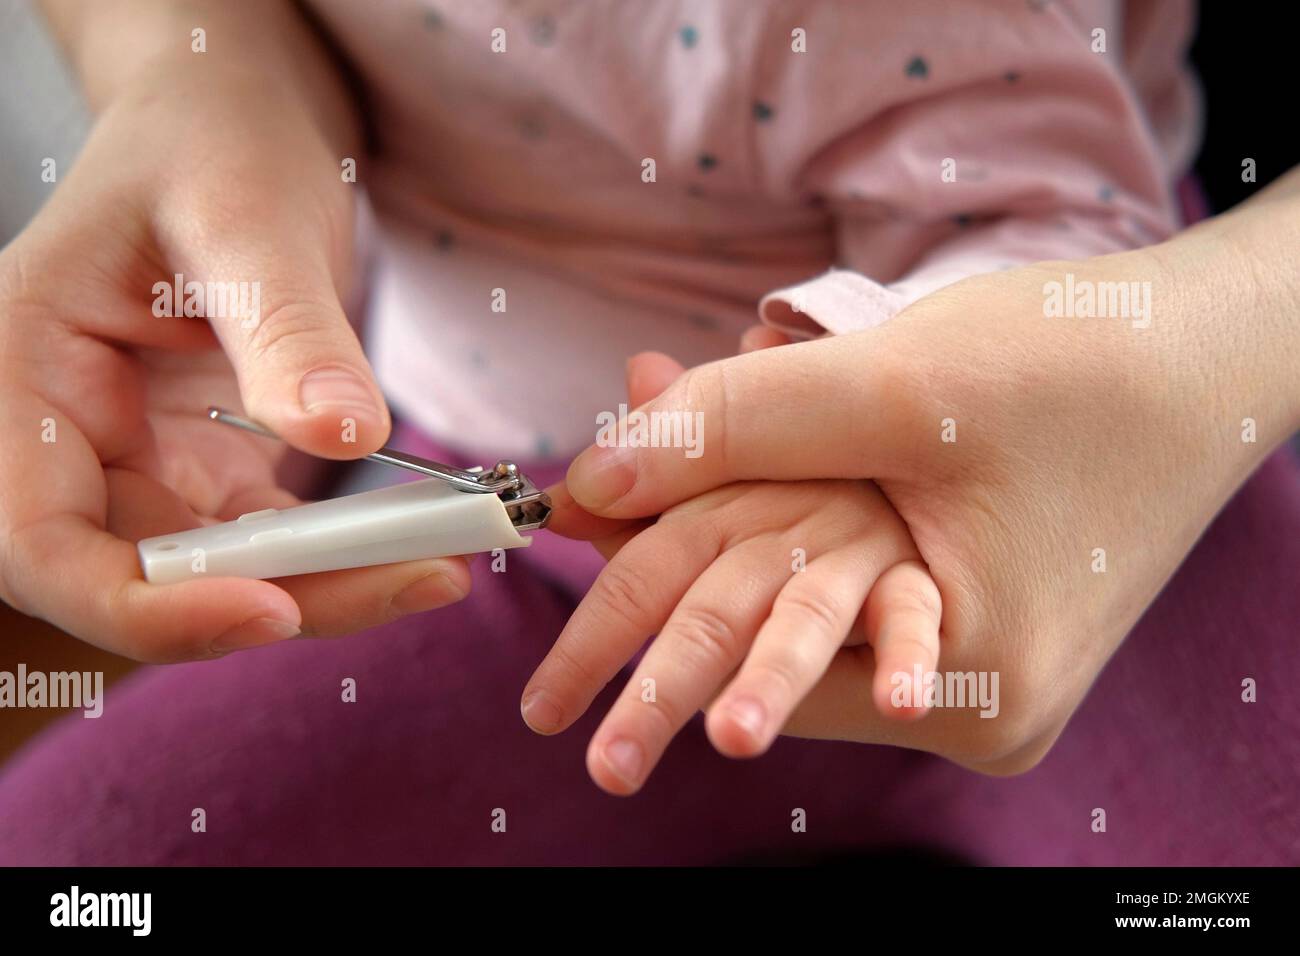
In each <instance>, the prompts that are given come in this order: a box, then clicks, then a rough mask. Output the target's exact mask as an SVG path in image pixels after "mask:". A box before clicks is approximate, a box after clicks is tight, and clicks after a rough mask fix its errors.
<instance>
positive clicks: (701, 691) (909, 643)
mask: <svg viewBox="0 0 1300 956" xmlns="http://www.w3.org/2000/svg"><path fill="white" fill-rule="evenodd" d="M633 391H634V392H635V388H633ZM633 401H636V396H635V395H634V396H633ZM664 453H665V454H669V453H674V452H672V451H671V450H668V449H665V450H664ZM554 498H555V500H556V503H557V519H558V521H559V527H560V528H562V529H563V530H564V532H565V533H568V534H572V535H574V536H587V537H591V536H597V535H604V536H606V537H605V540H604V541H603V543H602V546H603V549H604V550H605V551H606V553H607V554H609V553H612V559H611V560H610V563H609V565H608V566H607V567H606V568H605V569H604V570H603V571H602V573H601V574H600V576H599V577H598V578H597V580H596V583H595V584H594V585H593V587H592V589H591V591H590V592H589V593H588V595H587V596H586V598H585V599H584V600H583V601H582V603H581V604H580V605H579V607H578V609H577V610H576V611H575V612H574V614H573V616H572V618H571V619H570V620H569V622H568V624H567V625H566V627H565V628H564V631H563V632H562V633H561V635H560V637H559V639H558V640H557V641H556V643H555V646H554V647H553V648H552V650H551V652H550V653H549V654H548V655H547V657H546V659H545V660H544V661H543V662H542V664H541V665H540V667H539V668H538V669H537V672H536V673H535V674H534V675H533V678H532V679H531V680H530V681H529V684H528V686H527V688H526V689H525V691H524V695H523V704H522V710H523V714H524V718H525V720H526V721H527V722H528V723H529V725H530V726H531V727H532V728H533V729H534V730H537V731H538V732H540V733H548V734H549V733H556V732H558V731H560V730H563V729H565V728H566V727H568V726H569V725H570V724H572V723H573V722H574V721H575V720H577V719H578V717H580V716H581V715H582V714H583V713H584V712H585V711H586V709H587V707H588V706H589V705H590V704H591V702H592V700H593V699H594V698H595V696H596V694H597V693H599V691H600V690H601V689H602V688H603V687H604V685H605V684H606V683H608V682H609V680H611V679H612V678H613V677H615V676H616V675H617V673H618V671H619V670H620V669H621V668H622V667H623V665H624V664H626V663H627V662H628V660H629V659H630V658H632V657H633V656H634V655H635V654H636V653H637V651H638V650H639V649H640V648H641V647H642V645H643V644H644V643H645V641H646V639H647V638H648V637H649V636H650V635H652V634H656V633H657V634H658V637H657V638H656V639H655V640H654V642H653V643H652V644H651V645H650V648H649V650H648V651H647V652H646V654H645V656H644V658H643V659H642V660H641V662H640V663H639V665H638V666H637V668H636V671H635V673H634V674H633V676H632V678H631V680H629V681H628V683H627V686H626V688H625V689H624V692H623V693H622V695H621V696H620V697H619V699H618V701H617V702H616V703H615V704H614V706H613V708H611V710H610V712H609V713H608V714H607V715H606V717H605V720H604V721H603V722H602V723H601V725H600V728H599V729H598V730H597V731H596V734H595V735H594V736H593V738H592V741H591V745H590V747H589V749H588V754H587V764H588V769H589V772H590V773H591V775H592V778H593V779H594V780H595V781H596V783H597V784H599V785H600V786H601V787H602V788H604V789H605V790H607V791H609V792H611V793H617V794H629V793H632V792H634V791H636V790H637V789H638V788H639V787H640V786H641V785H642V783H643V782H644V781H645V779H646V777H647V775H648V774H649V772H650V771H651V769H652V768H653V767H654V764H655V763H656V762H657V761H658V759H659V758H660V756H661V755H662V753H663V752H664V750H665V748H666V747H667V745H668V743H669V741H670V740H671V738H672V736H673V735H674V734H675V733H676V732H677V731H678V730H679V729H681V727H682V726H683V725H684V724H685V723H686V722H687V721H688V720H689V719H690V718H691V716H692V715H693V714H694V712H695V711H696V710H697V709H699V708H702V707H707V711H708V716H707V721H706V729H707V731H708V734H709V738H710V740H711V741H712V742H713V744H714V746H715V747H717V748H718V750H719V751H721V752H722V753H724V754H727V755H729V756H735V757H745V756H755V755H757V754H760V753H762V752H763V751H765V750H766V749H767V748H768V747H769V746H770V745H771V743H772V741H773V740H774V739H775V737H776V735H777V734H778V733H779V732H780V731H781V728H782V726H783V725H784V724H785V722H786V720H787V718H788V717H789V716H790V714H791V713H792V712H793V710H794V709H795V707H796V706H797V705H798V703H799V702H800V700H801V699H802V698H803V697H804V695H805V694H807V693H808V691H809V690H811V689H812V687H813V686H814V685H815V684H816V683H817V682H818V680H819V679H820V678H821V676H822V674H823V673H824V672H825V670H826V668H827V666H828V665H829V663H830V661H831V659H832V658H833V657H834V656H835V654H836V653H837V652H839V651H840V650H841V648H842V647H844V646H845V645H848V646H849V649H848V650H846V651H845V653H851V654H855V655H858V656H860V657H862V658H865V659H866V660H867V661H868V662H869V661H870V660H871V659H872V657H873V654H874V661H875V668H874V676H873V678H872V681H871V683H870V687H871V693H872V696H873V698H874V700H875V705H876V707H877V708H878V709H879V710H880V712H881V713H882V714H884V715H885V716H887V717H893V718H902V719H907V718H915V717H919V716H921V715H923V714H924V713H925V710H924V708H922V707H901V708H900V707H896V706H894V704H893V702H892V700H891V696H892V695H893V693H894V689H895V687H896V686H901V685H900V684H899V683H898V682H899V681H910V679H911V676H912V674H913V670H914V668H915V667H919V668H920V669H921V671H922V673H929V672H930V671H932V670H934V669H935V667H936V666H937V664H938V656H939V620H940V601H939V592H938V590H937V588H936V587H935V586H934V584H933V582H932V581H931V580H930V576H929V573H928V571H927V570H926V569H925V566H924V564H923V563H922V562H921V561H920V558H919V555H918V553H917V551H916V548H915V546H914V545H913V543H912V540H911V536H910V534H909V532H908V530H907V527H906V526H905V525H904V523H903V522H902V520H901V519H900V518H899V517H898V515H897V514H896V513H895V512H894V510H893V508H892V507H891V506H890V505H889V503H888V501H886V500H885V498H884V496H883V495H882V494H881V493H880V491H879V489H878V488H876V486H875V485H874V484H873V483H872V482H869V481H837V480H829V481H803V482H742V483H737V484H732V485H728V486H726V487H724V488H719V489H716V490H714V491H711V492H708V493H706V494H703V495H700V496H699V497H697V498H694V499H692V500H690V501H687V502H684V503H682V504H680V505H677V506H675V507H673V508H670V509H669V510H668V511H666V512H664V513H663V514H662V515H661V516H659V518H658V520H657V521H656V522H655V523H654V524H652V525H650V526H648V527H631V528H617V527H614V526H611V525H610V524H608V523H601V522H602V519H592V518H590V516H588V517H587V518H586V519H584V518H582V517H581V516H575V515H572V514H569V512H570V511H571V510H572V506H571V505H570V504H569V502H570V501H571V499H568V498H567V496H566V495H565V494H564V492H563V489H562V488H560V489H556V493H555V495H554ZM584 520H585V521H586V524H585V525H584ZM864 603H865V607H864ZM864 641H866V642H867V643H868V644H869V645H870V646H863V642H864ZM869 668H870V664H868V669H869ZM896 674H897V675H900V676H899V677H897V678H895V677H894V675H896ZM866 686H867V685H864V692H865V688H866ZM710 701H712V703H710Z"/></svg>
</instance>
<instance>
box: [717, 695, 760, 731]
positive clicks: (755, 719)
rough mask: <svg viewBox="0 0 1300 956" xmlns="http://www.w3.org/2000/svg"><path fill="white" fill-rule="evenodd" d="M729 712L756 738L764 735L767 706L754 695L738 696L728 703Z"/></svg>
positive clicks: (734, 719) (737, 724)
mask: <svg viewBox="0 0 1300 956" xmlns="http://www.w3.org/2000/svg"><path fill="white" fill-rule="evenodd" d="M727 714H728V715H729V716H730V717H731V719H732V720H733V721H735V723H736V726H738V727H739V728H740V729H741V730H743V731H744V732H745V733H747V734H749V736H750V737H751V738H753V739H754V740H759V739H761V738H762V736H763V729H764V728H765V727H766V726H767V708H766V707H764V706H763V705H762V704H761V703H760V702H759V701H758V700H756V699H755V698H753V697H738V698H736V699H735V700H733V701H732V702H731V703H730V704H728V705H727Z"/></svg>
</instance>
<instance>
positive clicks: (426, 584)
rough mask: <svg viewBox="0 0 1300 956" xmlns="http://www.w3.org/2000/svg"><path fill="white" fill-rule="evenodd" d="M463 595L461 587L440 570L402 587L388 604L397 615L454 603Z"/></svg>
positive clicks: (463, 590) (463, 591)
mask: <svg viewBox="0 0 1300 956" xmlns="http://www.w3.org/2000/svg"><path fill="white" fill-rule="evenodd" d="M464 596H465V589H464V588H463V587H461V586H460V585H459V584H458V583H456V582H455V581H453V580H452V579H451V578H450V577H448V576H447V575H446V574H443V573H442V572H441V571H434V572H433V573H432V574H426V575H425V576H424V577H422V578H419V579H418V580H415V581H412V582H411V583H410V584H408V585H407V586H406V587H404V588H402V590H400V591H398V592H397V593H396V594H394V595H393V599H392V601H390V602H389V604H390V605H391V607H392V609H393V611H394V612H396V613H397V614H399V615H406V614H416V613H418V612H420V611H429V610H432V609H433V608H435V607H446V606H447V605H448V604H455V603H456V602H457V601H459V600H460V599H461V598H463V597H464Z"/></svg>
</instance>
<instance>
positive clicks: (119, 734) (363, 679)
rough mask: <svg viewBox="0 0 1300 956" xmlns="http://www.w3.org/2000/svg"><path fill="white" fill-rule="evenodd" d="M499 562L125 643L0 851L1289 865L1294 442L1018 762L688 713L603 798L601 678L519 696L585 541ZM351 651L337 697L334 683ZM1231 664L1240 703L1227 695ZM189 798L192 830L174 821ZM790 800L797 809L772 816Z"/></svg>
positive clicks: (1298, 549)
mask: <svg viewBox="0 0 1300 956" xmlns="http://www.w3.org/2000/svg"><path fill="white" fill-rule="evenodd" d="M402 441H403V447H406V448H408V449H410V450H412V451H415V452H423V453H428V454H431V455H432V454H437V451H436V449H433V448H431V447H429V446H427V444H426V445H425V446H424V447H423V448H422V447H421V443H420V441H419V440H418V438H417V437H416V436H413V435H411V434H407V435H406V436H404V438H403V439H402ZM528 470H529V473H530V474H536V475H537V477H539V478H542V479H544V480H548V481H549V480H550V479H551V478H553V477H555V476H556V474H557V472H556V469H545V468H542V469H538V468H529V469H528ZM508 562H509V564H508V570H507V571H506V572H505V573H492V572H491V571H490V570H489V567H488V565H487V562H486V561H485V560H484V559H483V558H480V559H479V560H478V561H477V563H476V566H475V584H474V587H475V590H474V593H473V594H472V596H471V597H470V598H469V599H468V600H466V601H465V602H463V603H461V604H459V605H455V606H453V607H450V608H447V609H444V610H441V611H434V612H430V613H427V614H423V615H419V616H416V617H414V618H408V619H406V620H403V621H401V622H398V623H395V624H392V625H389V626H386V627H382V628H376V629H374V630H371V631H368V632H365V633H362V634H357V635H355V636H352V637H349V638H344V639H340V640H335V641H290V642H287V643H284V644H280V645H276V646H272V647H267V648H262V649H259V650H254V651H250V652H245V653H241V654H235V655H233V656H231V657H229V658H226V659H224V660H220V661H217V662H213V663H203V664H185V665H173V666H169V667H147V668H143V669H141V670H140V671H139V672H137V673H136V674H134V675H133V676H132V677H130V678H129V679H128V680H126V681H124V682H123V683H121V684H119V685H117V686H115V687H113V688H111V689H110V690H109V691H108V693H107V695H106V703H105V708H104V714H103V716H102V717H101V718H100V719H98V720H86V719H83V718H82V717H81V716H80V713H79V712H77V713H74V714H73V715H71V716H69V717H68V718H67V719H64V720H62V721H60V722H58V723H57V724H56V725H55V726H53V727H52V728H51V729H50V730H49V731H48V732H46V733H44V734H42V735H41V736H40V737H39V738H38V739H36V740H34V741H32V742H31V743H30V744H29V745H28V746H27V747H26V748H25V749H24V750H23V751H22V752H21V753H20V754H19V755H18V756H17V757H15V759H14V760H12V761H11V762H10V763H9V764H8V765H7V766H6V767H4V768H3V771H2V772H0V864H91V865H93V864H236V863H243V864H270V863H274V864H290V863H298V864H416V863H426V864H485V863H489V864H507V863H512V864H545V863H549V864H567V863H603V864H622V863H659V864H686V863H710V862H744V861H764V860H782V861H797V860H817V859H825V858H829V857H844V856H846V855H853V854H875V853H888V852H894V851H897V850H899V849H902V848H911V849H920V850H922V851H926V852H928V853H934V854H941V855H942V856H944V857H951V858H956V859H959V860H967V861H970V862H976V863H989V864H1296V863H1300V696H1298V695H1297V693H1296V688H1297V686H1300V656H1298V655H1297V654H1296V624H1297V621H1300V589H1297V586H1296V585H1297V581H1296V577H1297V575H1296V569H1297V568H1300V480H1298V469H1297V463H1296V461H1295V459H1294V457H1293V456H1292V455H1291V453H1290V452H1289V451H1283V452H1280V453H1279V454H1277V455H1275V456H1273V458H1271V459H1270V460H1269V461H1268V462H1266V463H1265V464H1264V465H1263V467H1262V468H1261V469H1260V470H1259V471H1258V472H1257V473H1256V474H1255V476H1254V477H1253V478H1252V479H1251V481H1250V482H1249V483H1248V484H1247V485H1246V486H1245V487H1244V488H1243V489H1242V490H1241V492H1240V493H1239V494H1238V495H1237V496H1236V498H1235V499H1234V500H1233V501H1232V502H1231V503H1230V504H1229V506H1228V507H1227V508H1226V509H1225V511H1224V512H1223V513H1222V514H1221V515H1220V516H1219V517H1218V519H1217V520H1216V521H1215V523H1214V524H1213V526H1212V527H1211V528H1210V529H1209V530H1208V532H1207V533H1206V535H1205V536H1204V538H1203V539H1202V540H1201V542H1200V543H1199V545H1198V546H1197V547H1196V549H1195V551H1194V552H1193V553H1192V554H1191V555H1190V556H1189V557H1188V559H1187V561H1186V562H1185V563H1184V565H1183V567H1182V568H1181V569H1180V571H1179V572H1178V574H1177V575H1176V576H1175V578H1174V579H1173V581H1172V582H1171V583H1170V585H1169V586H1168V587H1167V588H1166V589H1165V591H1164V593H1163V594H1161V596H1160V597H1159V599H1158V600H1157V601H1156V602H1155V604H1154V605H1153V606H1152V607H1151V608H1150V610H1149V611H1148V612H1147V614H1146V616H1145V617H1144V618H1143V619H1142V621H1141V623H1140V624H1139V625H1138V627H1137V628H1136V629H1135V630H1134V632H1133V633H1132V634H1131V635H1130V636H1129V638H1128V640H1127V641H1126V642H1125V644H1124V645H1123V647H1122V648H1121V649H1120V650H1119V652H1118V653H1117V654H1116V656H1115V658H1114V659H1113V660H1112V661H1111V663H1110V664H1109V665H1108V666H1107V668H1106V669H1105V671H1104V672H1103V673H1102V675H1101V677H1100V678H1099V679H1098V681H1097V683H1096V685H1095V686H1094V687H1093V690H1092V692H1091V693H1090V694H1089V695H1088V697H1087V699H1086V700H1085V701H1084V703H1083V705H1082V707H1081V708H1080V709H1079V711H1078V712H1077V713H1076V715H1075V717H1074V719H1073V721H1072V722H1071V723H1070V726H1069V727H1068V728H1067V729H1066V731H1065V733H1064V734H1063V736H1062V737H1061V739H1060V741H1059V742H1058V743H1057V745H1056V747H1055V749H1054V750H1053V751H1052V752H1051V753H1050V754H1049V755H1048V756H1047V758H1046V759H1045V760H1044V761H1043V762H1042V763H1041V764H1040V765H1039V766H1038V767H1037V768H1035V769H1034V770H1033V771H1031V772H1029V773H1028V774H1025V775H1023V776H1020V777H1015V778H1007V779H994V778H986V777H981V776H979V775H977V774H974V773H970V772H968V771H965V770H962V769H960V768H958V767H955V766H953V765H951V764H948V763H947V762H945V761H943V760H941V759H938V758H934V757H930V756H928V755H924V754H920V753H915V752H911V751H904V750H898V749H893V748H888V747H875V746H864V745H858V744H847V743H827V742H820V741H803V740H792V739H782V740H780V741H778V743H777V744H776V746H775V747H774V748H773V750H772V751H771V753H769V754H768V755H767V756H765V757H763V758H760V759H758V760H754V761H743V762H741V761H732V760H728V759H726V758H723V757H721V756H719V755H718V754H717V753H715V752H714V751H713V750H712V749H711V747H710V746H709V744H708V742H707V740H706V739H705V736H704V732H703V728H702V726H701V721H700V719H699V718H697V719H696V720H695V721H694V722H693V723H692V724H691V725H690V726H688V727H687V728H686V729H685V730H684V731H683V733H682V734H681V735H680V736H679V738H678V739H677V740H676V741H675V742H674V743H673V745H672V746H671V747H670V748H669V751H668V754H667V756H666V757H665V759H664V762H663V764H662V765H661V766H660V768H659V769H658V770H657V771H656V772H655V773H654V774H653V775H652V776H651V778H650V781H649V783H648V784H647V786H646V788H645V789H644V791H643V792H642V793H640V794H639V795H637V796H635V797H633V798H631V799H620V798H615V797H610V796H606V795H604V794H603V793H601V792H600V791H598V790H597V789H596V787H595V786H594V785H593V784H592V783H591V782H590V781H589V780H588V779H587V776H586V772H585V769H584V764H583V756H584V750H585V747H586V744H587V740H588V739H589V737H590V735H591V733H592V731H593V730H594V729H595V727H596V723H597V721H598V720H599V718H600V716H602V715H603V714H604V712H605V710H606V709H607V707H608V706H609V703H610V701H611V699H612V696H613V695H614V694H615V693H616V692H617V690H618V687H619V686H620V685H621V680H620V681H616V682H615V683H614V684H611V686H610V687H609V688H607V690H606V692H605V693H604V694H603V695H602V697H601V698H600V699H599V700H598V701H597V703H596V704H595V706H594V707H593V708H592V711H591V712H590V713H588V715H587V716H586V717H584V718H583V720H581V721H580V722H579V723H578V725H577V726H576V727H574V728H572V729H571V730H569V731H568V732H566V733H564V734H561V735H559V736H557V737H553V738H542V737H537V736H535V735H533V734H532V733H531V732H530V731H529V730H528V729H527V728H526V727H525V726H524V724H523V722H522V720H521V719H520V717H519V694H520V691H521V690H522V688H523V685H524V682H525V680H526V679H527V678H528V676H529V674H530V673H531V671H532V669H533V668H534V667H535V666H536V664H537V663H538V661H539V660H540V659H541V657H542V655H543V654H544V652H545V651H546V649H547V648H548V647H549V646H550V644H551V642H552V641H553V640H554V638H555V637H556V635H557V634H558V633H559V631H560V628H561V627H562V626H563V624H564V622H565V620H566V617H567V615H568V614H569V613H570V611H571V610H572V608H573V607H574V605H575V602H576V600H577V598H578V597H579V596H580V594H581V593H582V590H583V588H584V587H585V585H586V584H587V583H588V582H589V581H590V578H591V576H592V574H593V573H594V570H595V569H596V567H597V566H598V559H596V558H595V555H594V553H592V552H591V549H590V548H589V547H588V546H587V545H582V544H577V543H574V542H567V541H563V540H561V539H558V538H556V537H555V536H551V535H547V534H541V535H539V536H538V540H537V543H536V544H535V545H534V547H533V548H532V549H530V551H528V552H522V551H514V552H510V554H509V559H508ZM348 677H351V678H354V679H355V680H356V684H357V695H356V697H357V699H356V702H355V703H343V702H342V700H341V685H342V682H343V680H344V679H345V678H348ZM1246 677H1252V678H1254V679H1255V681H1256V682H1257V684H1258V702H1257V703H1245V702H1243V701H1242V699H1241V683H1242V680H1243V678H1246ZM1097 807H1100V808H1104V809H1105V811H1106V817H1107V828H1106V832H1104V833H1094V832H1092V829H1091V823H1092V819H1093V817H1092V814H1093V810H1094V808H1097ZM196 808H203V809H204V811H205V813H206V832H203V833H195V832H193V831H192V829H191V820H192V812H193V811H194V809H196ZM796 808H801V809H803V810H804V811H805V813H806V819H807V830H806V832H803V833H795V832H792V828H791V820H792V813H793V812H794V810H795V809H796ZM498 810H503V811H505V814H504V820H505V832H495V831H494V829H493V826H492V824H493V820H494V819H498V820H499V819H501V814H500V813H497V811H498Z"/></svg>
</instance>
